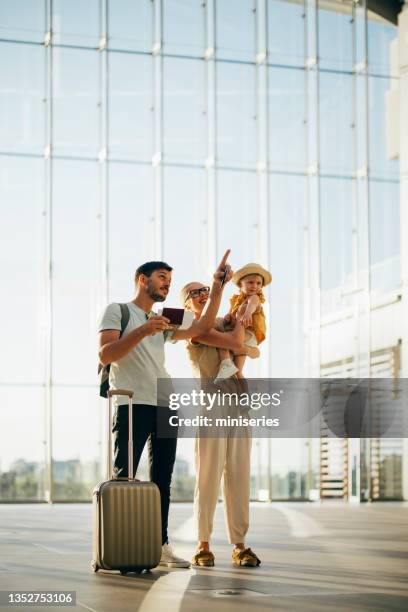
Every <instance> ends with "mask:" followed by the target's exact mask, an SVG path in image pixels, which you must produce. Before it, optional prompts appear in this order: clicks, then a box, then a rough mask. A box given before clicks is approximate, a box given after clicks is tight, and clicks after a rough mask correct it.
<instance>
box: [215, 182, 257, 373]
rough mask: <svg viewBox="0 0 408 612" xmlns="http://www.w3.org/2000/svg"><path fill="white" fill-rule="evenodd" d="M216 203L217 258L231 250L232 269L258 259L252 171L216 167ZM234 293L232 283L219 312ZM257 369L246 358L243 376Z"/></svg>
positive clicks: (255, 204)
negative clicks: (218, 168)
mask: <svg viewBox="0 0 408 612" xmlns="http://www.w3.org/2000/svg"><path fill="white" fill-rule="evenodd" d="M216 203H217V208H216V210H217V219H216V225H217V257H221V255H223V254H224V251H225V250H226V249H231V255H230V263H231V265H232V267H233V269H235V270H237V269H238V268H241V267H242V266H244V265H245V264H247V263H249V262H251V261H257V254H258V251H257V244H258V221H259V219H258V206H257V177H256V174H255V172H237V171H233V170H230V171H228V170H219V171H218V172H217V200H216ZM237 292H238V290H237V288H236V287H235V285H232V284H230V285H229V287H228V289H227V290H226V291H225V292H224V297H223V300H222V304H221V308H220V313H221V314H222V315H224V314H227V312H228V311H229V308H230V297H231V295H232V294H235V293H237ZM266 310H267V309H265V312H266ZM256 368H257V364H256V359H249V360H247V362H246V364H245V372H246V375H247V376H248V377H251V376H252V377H255V376H256V375H257V374H256Z"/></svg>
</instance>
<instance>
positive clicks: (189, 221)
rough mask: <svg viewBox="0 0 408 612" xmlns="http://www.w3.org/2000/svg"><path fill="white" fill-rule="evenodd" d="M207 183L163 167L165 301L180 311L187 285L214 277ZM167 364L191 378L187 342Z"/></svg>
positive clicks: (200, 174)
mask: <svg viewBox="0 0 408 612" xmlns="http://www.w3.org/2000/svg"><path fill="white" fill-rule="evenodd" d="M205 181H206V174H205V171H204V170H201V169H193V168H163V198H164V199H163V206H164V208H163V211H164V213H163V228H164V232H163V259H164V261H166V262H167V263H169V264H170V266H172V267H173V274H172V284H171V289H170V294H169V297H168V299H167V302H166V303H167V305H168V306H170V307H177V308H180V306H181V303H180V298H179V293H180V289H181V288H182V287H184V285H185V284H186V283H188V282H192V281H199V282H202V283H209V282H210V281H211V277H212V274H213V270H212V268H210V269H209V267H208V226H207V224H206V220H207V213H206V203H205V193H206V188H205ZM180 237H182V240H181V239H180ZM166 364H167V368H168V371H169V373H170V374H171V376H173V377H180V378H186V377H192V371H191V366H190V363H189V361H188V359H187V355H186V348H185V343H184V342H178V343H177V344H175V345H173V344H170V343H168V344H167V345H166ZM185 444H187V442H186V441H183V447H184V448H185ZM185 493H186V492H185V491H184V492H183V490H182V488H180V487H179V491H178V493H177V495H179V497H178V499H181V498H183V497H184V499H185ZM191 493H192V491H191Z"/></svg>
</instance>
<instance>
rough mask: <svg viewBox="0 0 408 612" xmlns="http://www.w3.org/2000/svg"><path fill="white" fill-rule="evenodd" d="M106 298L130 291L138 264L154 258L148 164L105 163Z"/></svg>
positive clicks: (122, 297) (125, 295)
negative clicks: (106, 188) (107, 168)
mask: <svg viewBox="0 0 408 612" xmlns="http://www.w3.org/2000/svg"><path fill="white" fill-rule="evenodd" d="M108 229H109V243H108V244H109V249H108V252H109V301H118V302H126V301H127V300H129V299H131V298H132V296H133V294H134V276H135V271H136V268H137V267H138V266H140V265H141V264H142V263H144V262H145V261H151V260H153V259H154V258H155V252H154V207H153V171H152V168H151V166H143V165H136V164H117V163H115V164H113V163H110V164H109V223H108Z"/></svg>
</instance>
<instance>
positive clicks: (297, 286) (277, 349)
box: [268, 175, 306, 378]
mask: <svg viewBox="0 0 408 612" xmlns="http://www.w3.org/2000/svg"><path fill="white" fill-rule="evenodd" d="M269 193H270V213H269V214H270V231H269V261H270V262H271V266H272V269H271V273H272V277H273V282H272V285H271V290H270V321H269V324H268V325H269V326H270V338H271V341H270V347H271V350H270V368H271V371H272V372H273V375H274V376H275V377H283V378H286V377H291V378H292V377H301V376H303V375H304V371H303V367H304V366H303V364H304V354H303V353H304V347H303V317H304V277H303V269H304V263H303V262H304V256H305V253H304V249H305V246H304V237H303V234H304V229H303V227H304V214H305V213H304V210H305V207H306V202H305V194H306V179H305V178H304V177H298V176H290V177H288V176H278V175H270V177H269ZM278 262H279V263H278ZM276 266H278V268H279V269H275V268H276Z"/></svg>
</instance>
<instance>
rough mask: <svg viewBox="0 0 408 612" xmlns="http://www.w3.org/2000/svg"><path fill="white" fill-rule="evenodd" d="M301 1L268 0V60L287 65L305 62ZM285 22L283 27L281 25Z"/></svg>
mask: <svg viewBox="0 0 408 612" xmlns="http://www.w3.org/2000/svg"><path fill="white" fill-rule="evenodd" d="M304 12H305V9H304V6H303V3H299V4H295V3H292V2H287V1H285V2H279V1H278V0H268V53H269V55H268V62H269V63H271V64H284V65H288V66H304V64H305V21H304V19H305V18H304ZM282 24H285V27H282Z"/></svg>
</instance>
